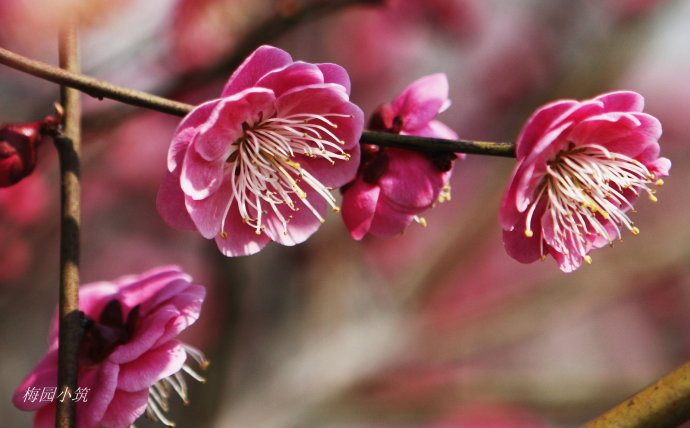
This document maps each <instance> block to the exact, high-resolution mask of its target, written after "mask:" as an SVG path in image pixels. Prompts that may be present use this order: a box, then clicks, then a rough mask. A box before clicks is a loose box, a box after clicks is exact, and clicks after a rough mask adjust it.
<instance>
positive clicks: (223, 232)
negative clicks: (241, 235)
mask: <svg viewBox="0 0 690 428" xmlns="http://www.w3.org/2000/svg"><path fill="white" fill-rule="evenodd" d="M218 236H220V237H221V238H222V239H225V238H227V237H228V233H227V232H226V231H222V232H220V233H219V234H218Z"/></svg>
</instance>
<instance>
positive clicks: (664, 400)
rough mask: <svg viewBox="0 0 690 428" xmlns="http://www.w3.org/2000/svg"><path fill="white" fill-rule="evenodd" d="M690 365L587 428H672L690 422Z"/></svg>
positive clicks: (635, 396) (631, 398)
mask: <svg viewBox="0 0 690 428" xmlns="http://www.w3.org/2000/svg"><path fill="white" fill-rule="evenodd" d="M688 403H690V363H687V364H685V365H683V366H681V367H680V368H678V369H676V370H675V371H673V372H671V373H669V374H667V375H666V376H664V377H662V378H661V379H659V380H657V381H656V382H655V383H654V384H652V385H651V386H649V387H647V388H646V389H644V390H642V391H640V392H638V393H637V394H635V395H633V396H632V397H630V398H628V399H627V400H625V401H623V402H622V403H620V404H619V405H617V406H616V407H614V408H613V409H611V410H609V411H608V412H606V413H604V414H603V415H601V416H599V417H598V418H596V419H594V420H593V421H591V422H589V423H588V424H587V425H585V428H608V427H617V428H672V427H676V426H678V425H680V424H681V423H682V422H685V421H687V420H690V406H689V405H688Z"/></svg>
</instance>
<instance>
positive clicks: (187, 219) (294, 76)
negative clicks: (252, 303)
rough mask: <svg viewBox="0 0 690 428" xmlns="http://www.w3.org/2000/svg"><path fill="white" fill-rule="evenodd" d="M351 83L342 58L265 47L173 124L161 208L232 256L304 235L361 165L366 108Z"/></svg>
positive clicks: (295, 240) (318, 222)
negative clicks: (297, 56)
mask: <svg viewBox="0 0 690 428" xmlns="http://www.w3.org/2000/svg"><path fill="white" fill-rule="evenodd" d="M349 92H350V81H349V78H348V76H347V72H346V71H345V70H344V69H343V68H342V67H340V66H338V65H335V64H309V63H305V62H299V61H298V62H293V61H292V58H291V57H290V55H289V54H288V53H287V52H284V51H282V50H280V49H278V48H275V47H271V46H262V47H260V48H258V49H257V50H256V51H254V53H252V54H251V55H250V56H249V58H247V59H246V60H245V62H244V63H243V64H242V65H241V66H240V67H239V68H238V69H237V70H236V71H235V73H233V75H232V76H231V77H230V80H228V82H227V84H226V85H225V89H223V92H222V94H221V98H219V99H216V100H213V101H209V102H207V103H204V104H201V105H200V106H198V107H196V108H195V109H194V110H193V111H192V112H191V113H190V114H189V115H187V117H185V118H184V119H183V121H182V123H181V124H180V126H179V127H178V128H177V130H176V131H175V135H174V138H173V141H172V144H171V146H170V151H169V152H168V174H167V175H166V177H165V178H164V180H163V183H162V184H161V187H160V190H159V193H158V201H157V205H158V211H159V212H160V214H161V215H162V216H163V218H164V219H165V221H166V222H167V223H168V224H170V225H171V226H173V227H176V228H179V229H192V230H194V229H196V230H198V231H199V233H201V235H202V236H203V237H205V238H207V239H211V238H215V240H216V243H217V245H218V248H219V249H220V250H221V252H223V254H225V255H227V256H239V255H249V254H253V253H256V252H257V251H259V250H260V249H261V248H263V247H264V246H265V245H266V244H267V243H268V242H269V241H275V242H278V243H280V244H283V245H295V244H298V243H301V242H303V241H305V240H306V239H307V238H308V237H309V236H311V234H312V233H314V232H315V231H316V230H317V229H318V228H319V226H320V225H321V223H323V222H324V216H325V215H326V209H327V207H328V206H329V205H330V207H331V208H332V209H333V210H334V211H339V208H338V207H337V206H336V205H335V198H334V197H333V196H332V195H331V193H330V190H331V189H332V188H334V187H339V186H342V185H343V184H345V183H347V182H348V181H350V180H352V178H353V177H354V176H355V173H356V170H357V166H358V165H359V137H360V135H361V132H362V125H363V114H362V112H361V110H360V109H359V107H357V106H356V105H354V104H352V103H351V102H350V101H349Z"/></svg>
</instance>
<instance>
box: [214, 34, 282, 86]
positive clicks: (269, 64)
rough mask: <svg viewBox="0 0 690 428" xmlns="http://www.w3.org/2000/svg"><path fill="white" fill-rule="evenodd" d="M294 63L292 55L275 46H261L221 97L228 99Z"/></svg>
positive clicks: (230, 82)
mask: <svg viewBox="0 0 690 428" xmlns="http://www.w3.org/2000/svg"><path fill="white" fill-rule="evenodd" d="M291 62H292V57H291V56H290V54H288V53H287V52H285V51H284V50H282V49H278V48H276V47H273V46H267V45H264V46H259V47H258V48H257V49H256V50H255V51H254V52H252V54H251V55H249V56H248V57H247V59H245V60H244V62H243V63H242V64H240V66H239V67H238V68H237V70H235V72H234V73H232V76H230V79H228V82H227V83H226V84H225V88H223V92H222V93H221V97H227V96H230V95H232V94H235V93H237V92H240V91H242V90H244V89H247V88H249V87H251V86H254V85H255V83H256V82H257V81H258V80H259V79H260V78H261V77H262V76H263V75H265V74H266V73H268V72H269V71H271V70H275V69H277V68H281V67H284V66H286V65H288V64H290V63H291Z"/></svg>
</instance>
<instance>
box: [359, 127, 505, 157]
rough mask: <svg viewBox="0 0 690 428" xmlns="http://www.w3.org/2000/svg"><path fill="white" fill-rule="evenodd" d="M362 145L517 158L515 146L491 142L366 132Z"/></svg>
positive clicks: (361, 140) (362, 137) (361, 138)
mask: <svg viewBox="0 0 690 428" xmlns="http://www.w3.org/2000/svg"><path fill="white" fill-rule="evenodd" d="M359 142H360V143H366V144H376V145H379V146H388V147H398V148H401V149H408V150H419V151H423V152H427V153H468V154H477V155H490V156H503V157H515V144H513V143H495V142H491V141H472V140H446V139H443V138H429V137H417V136H415V135H398V134H390V133H388V132H374V131H364V132H363V133H362V136H361V137H360V139H359Z"/></svg>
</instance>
